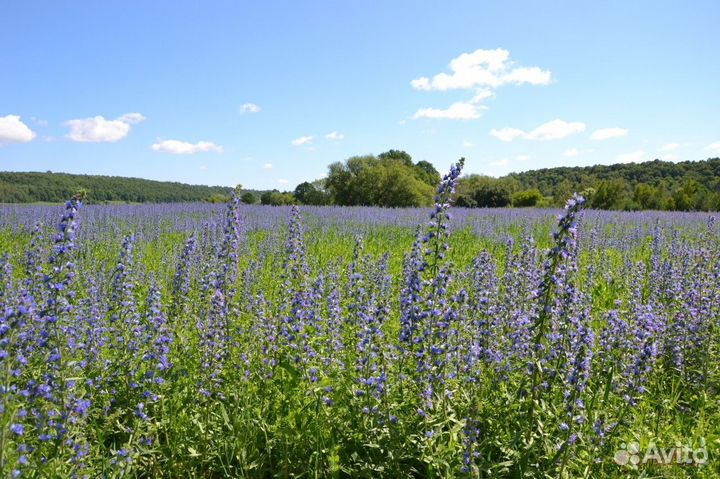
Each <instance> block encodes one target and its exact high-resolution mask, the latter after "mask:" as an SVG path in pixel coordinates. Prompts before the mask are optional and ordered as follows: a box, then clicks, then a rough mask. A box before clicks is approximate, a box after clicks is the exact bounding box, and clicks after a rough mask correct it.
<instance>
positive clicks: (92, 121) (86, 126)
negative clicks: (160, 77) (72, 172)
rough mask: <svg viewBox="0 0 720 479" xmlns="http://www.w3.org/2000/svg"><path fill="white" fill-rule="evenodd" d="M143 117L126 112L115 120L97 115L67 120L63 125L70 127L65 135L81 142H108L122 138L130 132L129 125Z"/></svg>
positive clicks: (141, 119)
mask: <svg viewBox="0 0 720 479" xmlns="http://www.w3.org/2000/svg"><path fill="white" fill-rule="evenodd" d="M144 119H145V117H144V116H142V115H141V114H140V113H126V114H124V115H122V116H121V117H119V118H116V119H115V120H106V119H105V118H104V117H102V116H100V115H98V116H95V117H92V118H84V119H78V120H69V121H67V122H65V125H66V126H68V127H70V133H68V135H67V137H68V138H70V139H71V140H72V141H78V142H81V143H90V142H93V143H97V142H102V141H107V142H110V143H113V142H116V141H119V140H122V139H123V138H125V137H126V136H127V135H128V133H130V126H131V125H133V124H136V123H140V122H141V121H143V120H144Z"/></svg>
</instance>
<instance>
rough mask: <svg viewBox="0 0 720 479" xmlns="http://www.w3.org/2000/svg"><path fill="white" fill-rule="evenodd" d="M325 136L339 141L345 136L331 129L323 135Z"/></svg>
mask: <svg viewBox="0 0 720 479" xmlns="http://www.w3.org/2000/svg"><path fill="white" fill-rule="evenodd" d="M325 138H326V139H328V140H334V141H340V140H342V139H343V138H345V135H343V134H342V133H338V132H337V131H332V132H330V133H328V134H327V135H325Z"/></svg>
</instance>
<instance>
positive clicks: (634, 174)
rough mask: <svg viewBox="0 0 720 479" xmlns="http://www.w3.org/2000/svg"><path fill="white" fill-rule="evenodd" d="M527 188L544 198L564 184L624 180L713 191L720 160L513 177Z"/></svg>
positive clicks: (548, 170) (588, 184)
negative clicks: (691, 183) (691, 184)
mask: <svg viewBox="0 0 720 479" xmlns="http://www.w3.org/2000/svg"><path fill="white" fill-rule="evenodd" d="M507 178H514V179H516V180H517V181H519V182H520V184H521V185H522V187H523V188H537V189H539V190H540V191H541V192H543V194H545V195H548V196H551V195H552V194H553V192H554V191H555V190H556V188H557V187H558V186H559V185H560V184H561V183H562V182H564V181H565V182H570V183H571V184H572V185H574V186H577V187H580V189H583V188H586V187H593V186H594V185H596V184H598V183H600V182H601V181H611V180H617V179H620V180H623V181H625V182H627V183H628V185H629V186H631V187H635V186H637V185H638V184H639V183H644V184H646V185H649V186H653V187H658V186H660V185H661V184H662V183H664V184H665V186H666V187H667V188H668V189H674V188H675V187H677V186H679V185H680V184H682V183H683V182H684V181H686V180H689V179H692V180H695V181H697V182H698V183H700V184H701V185H702V186H704V187H705V188H707V189H708V190H710V191H719V189H720V158H712V159H708V160H705V161H682V162H679V163H673V162H670V161H661V160H655V161H648V162H645V163H629V164H615V165H594V166H575V167H558V168H544V169H540V170H531V171H525V172H522V173H510V174H509V175H507Z"/></svg>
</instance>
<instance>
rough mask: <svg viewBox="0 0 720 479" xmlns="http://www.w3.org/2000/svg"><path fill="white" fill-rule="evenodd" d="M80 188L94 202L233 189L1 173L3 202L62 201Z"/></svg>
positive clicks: (201, 197) (201, 195)
mask: <svg viewBox="0 0 720 479" xmlns="http://www.w3.org/2000/svg"><path fill="white" fill-rule="evenodd" d="M80 189H84V190H86V191H87V198H88V201H89V202H91V203H103V202H110V201H123V202H137V203H176V202H186V201H210V200H212V198H213V197H220V196H223V197H224V196H227V195H228V194H229V193H230V190H231V188H228V187H222V186H205V185H187V184H184V183H175V182H168V181H152V180H144V179H141V178H125V177H120V176H96V175H74V174H69V173H50V172H46V173H39V172H28V173H16V172H0V203H30V202H36V201H47V202H60V201H65V200H66V199H67V198H69V197H70V196H72V194H73V193H74V192H77V191H78V190H80Z"/></svg>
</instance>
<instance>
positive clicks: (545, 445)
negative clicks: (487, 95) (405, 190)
mask: <svg viewBox="0 0 720 479" xmlns="http://www.w3.org/2000/svg"><path fill="white" fill-rule="evenodd" d="M460 167H461V165H458V166H456V167H454V168H453V170H452V171H451V173H450V174H449V175H448V176H446V177H445V178H444V180H443V182H442V183H441V184H440V187H439V189H438V190H437V193H436V194H437V200H436V204H435V206H434V207H433V208H427V209H424V210H413V209H394V210H390V209H371V208H333V207H303V208H302V210H298V209H297V208H296V207H293V208H292V209H290V208H272V207H265V206H246V205H241V204H240V203H239V202H238V201H237V200H236V199H234V198H233V199H232V200H231V201H230V202H229V203H228V204H227V205H226V206H225V208H221V207H220V206H219V205H212V204H208V203H205V204H188V205H161V206H153V205H139V206H133V205H110V206H90V207H84V208H82V209H80V206H81V205H80V202H79V198H77V197H76V198H73V200H71V201H69V202H68V203H67V205H66V209H65V211H64V214H63V215H62V217H61V218H60V222H59V223H60V227H59V228H58V227H57V226H56V224H55V223H57V218H58V216H59V211H58V210H59V208H57V207H42V206H4V207H3V209H2V214H0V378H1V380H2V388H0V476H2V477H8V476H13V477H17V476H19V477H75V476H76V475H77V477H82V476H87V477H108V478H116V477H117V478H120V477H168V478H170V477H208V478H210V477H258V478H266V477H279V478H288V477H333V478H338V477H378V478H381V477H388V478H441V477H472V478H479V477H500V478H504V477H508V478H509V477H513V478H520V477H522V478H549V477H560V478H566V477H567V478H575V477H584V478H600V479H603V478H620V477H655V478H660V477H664V478H668V479H669V478H684V477H687V478H707V479H710V478H715V477H718V474H719V473H720V465H719V464H720V463H718V457H717V447H718V444H720V442H719V441H720V437H719V436H718V431H720V400H719V399H718V397H719V395H718V390H720V361H719V360H720V328H719V326H720V287H719V285H718V283H717V277H718V275H719V274H720V236H718V234H717V224H716V222H715V219H714V218H713V217H710V216H708V215H707V214H699V213H663V212H654V213H611V212H599V211H588V212H585V211H582V205H583V200H582V198H578V197H574V198H573V199H572V200H571V201H570V202H569V203H568V204H567V209H566V211H565V214H564V215H561V218H560V220H559V221H558V220H557V218H556V217H555V214H554V213H555V212H554V211H547V210H539V209H530V210H528V209H524V210H520V209H517V210H513V209H489V210H478V209H475V210H471V209H462V210H458V211H457V212H456V214H454V215H453V218H452V219H451V218H450V211H449V200H450V197H451V195H452V194H453V190H454V188H455V185H456V182H457V179H458V175H459V173H460ZM223 211H224V214H223ZM301 213H302V216H301ZM428 216H429V218H428ZM36 223H38V224H37V226H36ZM418 223H420V225H421V226H420V227H418V226H417V225H418ZM286 224H287V227H285V225H286ZM551 233H552V234H551ZM653 448H661V450H662V454H660V453H655V454H652V455H648V451H650V452H652V451H657V449H653ZM670 448H673V449H672V452H668V451H671V449H670ZM684 451H687V452H684Z"/></svg>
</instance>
